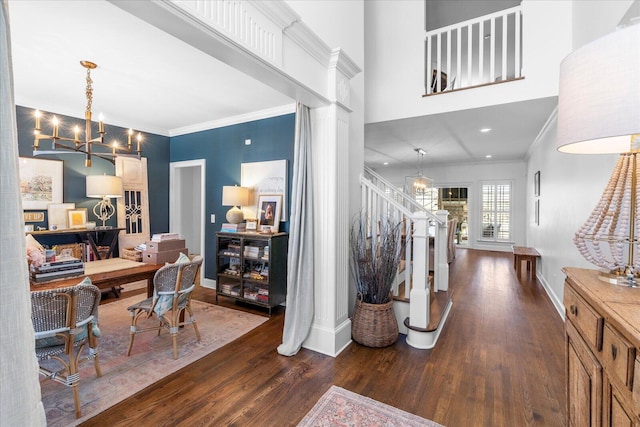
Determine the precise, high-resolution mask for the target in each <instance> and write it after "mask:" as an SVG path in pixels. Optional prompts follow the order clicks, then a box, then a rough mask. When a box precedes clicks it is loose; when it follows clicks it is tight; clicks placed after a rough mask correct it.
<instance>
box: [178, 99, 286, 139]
mask: <svg viewBox="0 0 640 427" xmlns="http://www.w3.org/2000/svg"><path fill="white" fill-rule="evenodd" d="M295 112H296V104H295V103H293V104H287V105H282V106H280V107H274V108H269V109H266V110H260V111H254V112H251V113H247V114H241V115H238V116H233V117H225V118H224V119H219V120H212V121H209V122H204V123H197V124H194V125H190V126H184V127H181V128H176V129H170V130H169V136H170V137H174V136H180V135H187V134H190V133H196V132H201V131H204V130H210V129H217V128H222V127H226V126H232V125H237V124H240V123H247V122H253V121H256V120H262V119H268V118H271V117H277V116H283V115H285V114H291V113H295Z"/></svg>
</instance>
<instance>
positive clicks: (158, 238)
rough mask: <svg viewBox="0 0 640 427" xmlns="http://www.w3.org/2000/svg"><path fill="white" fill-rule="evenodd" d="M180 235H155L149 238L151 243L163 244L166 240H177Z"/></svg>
mask: <svg viewBox="0 0 640 427" xmlns="http://www.w3.org/2000/svg"><path fill="white" fill-rule="evenodd" d="M179 238H180V235H179V234H178V233H156V234H154V235H153V236H151V241H152V242H164V241H166V240H176V239H179Z"/></svg>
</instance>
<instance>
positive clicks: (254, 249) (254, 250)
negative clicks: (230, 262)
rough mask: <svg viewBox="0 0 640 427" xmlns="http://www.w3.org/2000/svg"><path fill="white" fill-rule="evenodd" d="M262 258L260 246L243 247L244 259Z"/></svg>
mask: <svg viewBox="0 0 640 427" xmlns="http://www.w3.org/2000/svg"><path fill="white" fill-rule="evenodd" d="M261 256H262V248H261V247H260V246H251V245H246V246H245V247H244V257H245V258H252V259H259V258H260V257H261Z"/></svg>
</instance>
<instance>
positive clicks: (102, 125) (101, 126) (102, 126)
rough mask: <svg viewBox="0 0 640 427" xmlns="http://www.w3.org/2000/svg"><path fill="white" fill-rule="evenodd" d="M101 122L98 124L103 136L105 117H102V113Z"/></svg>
mask: <svg viewBox="0 0 640 427" xmlns="http://www.w3.org/2000/svg"><path fill="white" fill-rule="evenodd" d="M99 120H100V122H99V123H98V132H100V133H101V134H103V133H104V116H103V115H102V113H100V116H99Z"/></svg>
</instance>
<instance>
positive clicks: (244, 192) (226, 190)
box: [222, 185, 249, 224]
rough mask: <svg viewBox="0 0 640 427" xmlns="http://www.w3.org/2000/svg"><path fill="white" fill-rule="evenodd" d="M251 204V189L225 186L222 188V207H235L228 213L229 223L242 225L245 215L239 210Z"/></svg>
mask: <svg viewBox="0 0 640 427" xmlns="http://www.w3.org/2000/svg"><path fill="white" fill-rule="evenodd" d="M247 203H249V189H248V188H246V187H238V186H237V185H235V186H228V185H225V186H224V187H222V205H223V206H233V207H232V208H231V209H229V211H228V212H227V221H228V222H230V223H231V224H240V223H241V222H242V221H243V220H244V213H243V212H242V210H241V209H240V208H239V206H243V205H246V204H247Z"/></svg>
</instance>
